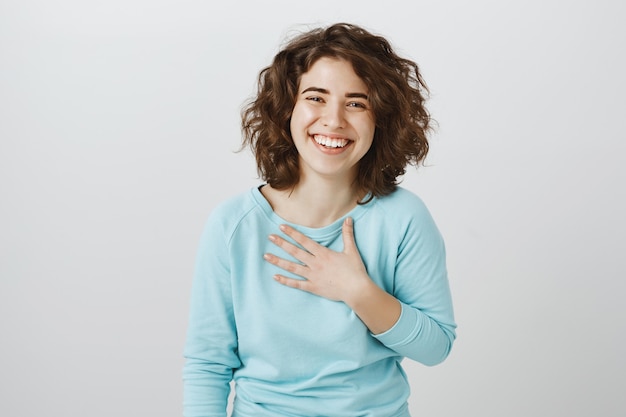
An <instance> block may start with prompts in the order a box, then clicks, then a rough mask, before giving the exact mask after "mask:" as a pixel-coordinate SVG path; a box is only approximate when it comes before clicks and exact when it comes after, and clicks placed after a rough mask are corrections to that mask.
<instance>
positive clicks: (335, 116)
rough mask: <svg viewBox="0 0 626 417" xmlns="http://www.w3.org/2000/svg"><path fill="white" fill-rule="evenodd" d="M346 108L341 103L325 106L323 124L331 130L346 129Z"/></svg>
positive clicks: (331, 103)
mask: <svg viewBox="0 0 626 417" xmlns="http://www.w3.org/2000/svg"><path fill="white" fill-rule="evenodd" d="M344 111H345V109H344V107H343V105H342V104H340V103H333V102H329V103H327V104H326V106H324V112H323V114H322V124H323V125H324V126H326V127H328V128H331V129H340V128H343V127H345V122H346V121H345V115H344Z"/></svg>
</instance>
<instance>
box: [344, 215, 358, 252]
mask: <svg viewBox="0 0 626 417" xmlns="http://www.w3.org/2000/svg"><path fill="white" fill-rule="evenodd" d="M341 236H342V238H343V251H344V252H354V251H355V250H356V242H355V241H354V221H353V220H352V217H346V219H345V220H344V221H343V225H342V226H341Z"/></svg>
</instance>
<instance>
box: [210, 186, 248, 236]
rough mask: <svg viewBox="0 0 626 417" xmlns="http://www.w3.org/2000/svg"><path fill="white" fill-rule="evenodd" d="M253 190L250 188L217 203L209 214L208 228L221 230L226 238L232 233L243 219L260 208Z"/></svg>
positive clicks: (213, 230)
mask: <svg viewBox="0 0 626 417" xmlns="http://www.w3.org/2000/svg"><path fill="white" fill-rule="evenodd" d="M253 192H254V189H253V190H248V191H245V192H242V193H239V194H236V195H234V196H232V197H229V198H228V199H226V200H223V201H222V202H220V203H219V204H217V205H216V206H215V207H214V208H213V210H212V211H211V213H210V214H209V218H208V220H207V224H206V230H210V231H212V232H213V233H215V232H220V233H221V234H223V235H224V237H226V238H228V236H230V235H232V233H233V232H234V230H235V229H236V228H237V227H238V225H239V224H240V223H241V221H242V220H243V219H245V218H246V217H247V216H249V215H250V214H251V213H253V212H254V211H255V210H257V209H258V208H259V207H258V204H257V202H256V200H255V199H254V197H253Z"/></svg>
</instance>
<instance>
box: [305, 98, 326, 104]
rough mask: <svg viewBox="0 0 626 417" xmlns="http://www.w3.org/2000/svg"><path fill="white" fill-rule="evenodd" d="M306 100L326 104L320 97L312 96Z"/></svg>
mask: <svg viewBox="0 0 626 417" xmlns="http://www.w3.org/2000/svg"><path fill="white" fill-rule="evenodd" d="M305 100H309V101H313V102H315V103H323V102H324V99H323V98H321V97H319V96H310V97H307V98H306V99H305Z"/></svg>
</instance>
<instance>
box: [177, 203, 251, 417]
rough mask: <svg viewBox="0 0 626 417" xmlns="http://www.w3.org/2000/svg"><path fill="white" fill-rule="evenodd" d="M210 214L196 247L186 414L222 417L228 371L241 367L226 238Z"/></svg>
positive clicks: (187, 351)
mask: <svg viewBox="0 0 626 417" xmlns="http://www.w3.org/2000/svg"><path fill="white" fill-rule="evenodd" d="M217 217H218V216H216V215H212V216H211V217H210V218H209V222H208V223H207V227H206V228H205V230H204V233H203V235H202V239H201V243H200V248H199V251H198V256H197V261H196V268H195V274H194V279H193V285H192V293H191V307H190V315H189V327H188V333H187V341H186V344H185V352H184V355H185V365H184V369H183V379H184V415H185V417H218V416H219V417H225V416H226V406H227V400H228V394H229V392H230V385H229V384H230V381H231V379H232V372H233V371H232V370H233V368H237V367H238V366H240V362H239V359H238V356H237V342H236V341H237V337H236V329H235V323H234V318H233V308H232V299H231V287H230V273H229V257H228V251H227V244H226V243H227V241H226V239H225V233H224V230H223V226H222V224H221V222H220V221H219V220H218V218H217Z"/></svg>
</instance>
